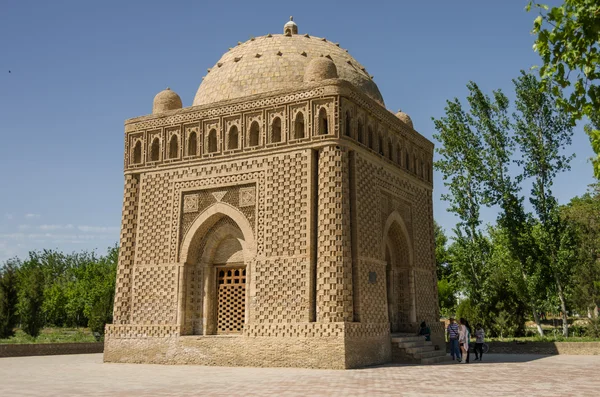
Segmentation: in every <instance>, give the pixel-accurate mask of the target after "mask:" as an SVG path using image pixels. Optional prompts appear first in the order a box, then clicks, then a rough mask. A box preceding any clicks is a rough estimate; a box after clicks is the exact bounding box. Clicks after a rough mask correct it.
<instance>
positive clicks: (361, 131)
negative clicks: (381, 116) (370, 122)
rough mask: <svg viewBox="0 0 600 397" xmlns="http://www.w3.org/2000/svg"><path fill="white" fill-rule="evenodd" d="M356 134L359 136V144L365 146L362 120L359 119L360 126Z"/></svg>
mask: <svg viewBox="0 0 600 397" xmlns="http://www.w3.org/2000/svg"><path fill="white" fill-rule="evenodd" d="M356 134H357V135H358V142H359V143H362V144H363V145H364V144H365V134H364V131H363V123H362V120H361V119H358V126H357V128H356Z"/></svg>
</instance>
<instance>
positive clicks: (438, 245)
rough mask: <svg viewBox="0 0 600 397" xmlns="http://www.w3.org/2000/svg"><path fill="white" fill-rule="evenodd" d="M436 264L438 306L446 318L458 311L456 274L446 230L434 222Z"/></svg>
mask: <svg viewBox="0 0 600 397" xmlns="http://www.w3.org/2000/svg"><path fill="white" fill-rule="evenodd" d="M433 227H434V237H435V263H436V268H437V277H438V282H437V286H438V304H439V307H440V312H441V313H442V315H444V316H450V315H451V314H452V313H454V311H455V310H456V301H457V293H458V290H457V287H456V274H455V272H454V270H453V268H452V264H451V263H450V257H449V255H448V248H447V242H448V237H446V234H445V233H444V229H442V227H441V226H440V225H439V224H438V223H437V222H435V221H434V223H433Z"/></svg>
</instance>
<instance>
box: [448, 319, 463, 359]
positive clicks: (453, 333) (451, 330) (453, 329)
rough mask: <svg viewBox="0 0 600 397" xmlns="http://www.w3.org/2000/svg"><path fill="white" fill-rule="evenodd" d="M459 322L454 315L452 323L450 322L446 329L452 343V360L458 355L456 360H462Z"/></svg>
mask: <svg viewBox="0 0 600 397" xmlns="http://www.w3.org/2000/svg"><path fill="white" fill-rule="evenodd" d="M458 331H459V328H458V324H456V322H455V321H454V317H450V324H448V328H447V329H446V335H447V336H448V342H449V343H450V356H452V360H454V357H456V360H458V362H460V360H461V356H460V350H459V348H458V336H459V335H458Z"/></svg>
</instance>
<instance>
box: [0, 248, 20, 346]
mask: <svg viewBox="0 0 600 397" xmlns="http://www.w3.org/2000/svg"><path fill="white" fill-rule="evenodd" d="M18 267H19V261H18V260H17V259H10V260H8V261H6V263H5V264H4V266H3V267H2V269H1V270H0V338H8V337H10V336H13V335H14V328H15V326H16V325H17V301H18V297H17V269H18Z"/></svg>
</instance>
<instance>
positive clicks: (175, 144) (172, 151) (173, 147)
mask: <svg viewBox="0 0 600 397" xmlns="http://www.w3.org/2000/svg"><path fill="white" fill-rule="evenodd" d="M177 157H179V139H178V137H177V135H176V134H173V135H172V136H171V140H170V141H169V158H170V159H176V158H177Z"/></svg>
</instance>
